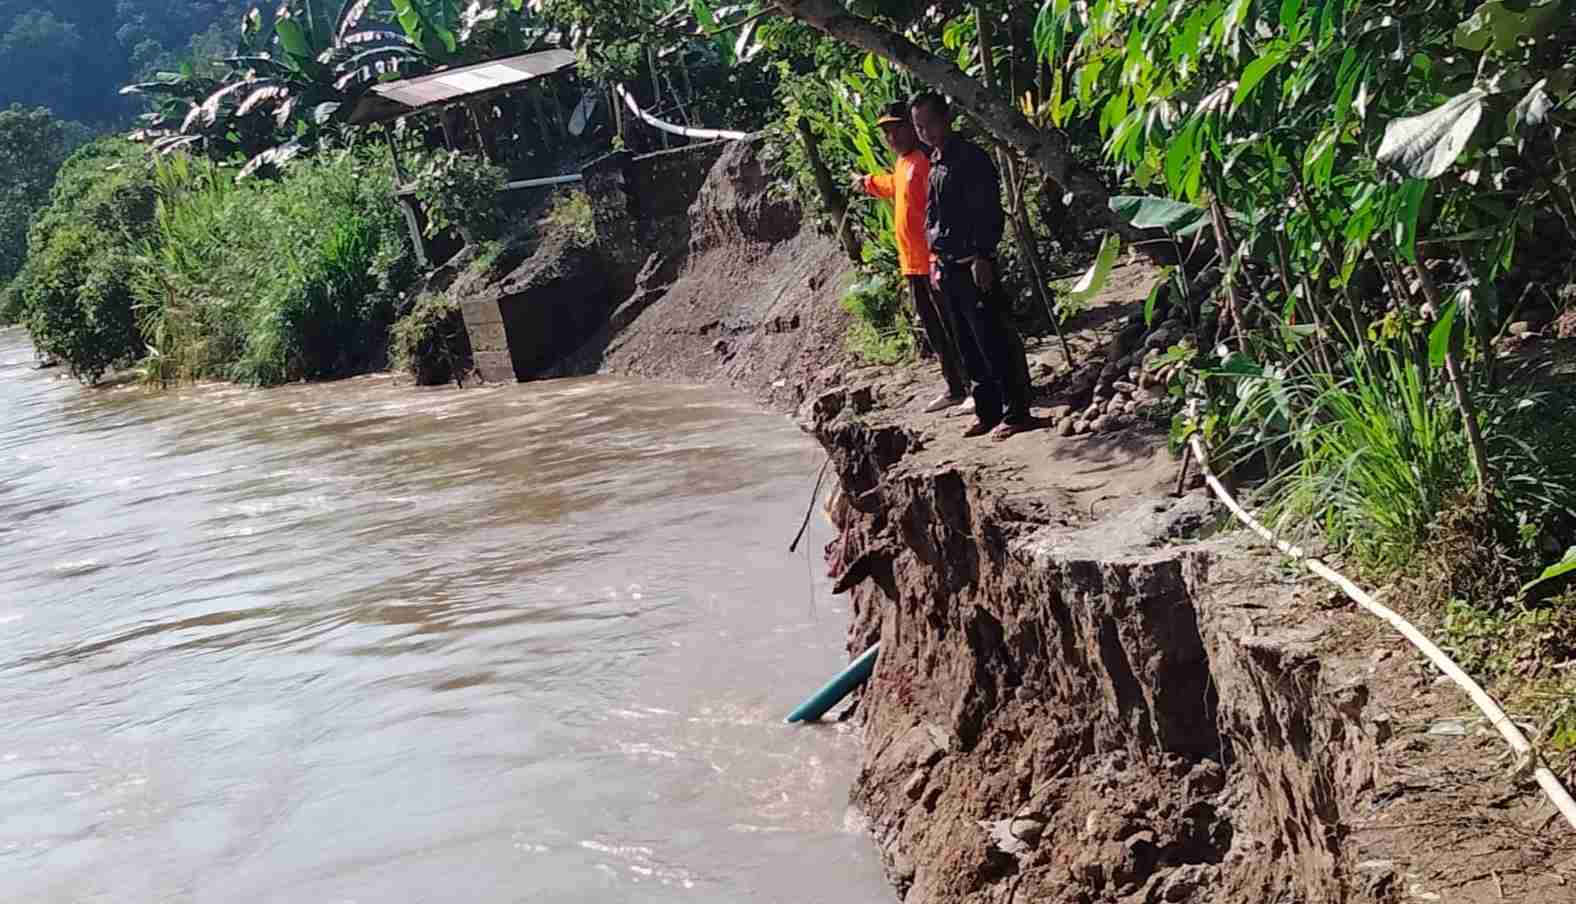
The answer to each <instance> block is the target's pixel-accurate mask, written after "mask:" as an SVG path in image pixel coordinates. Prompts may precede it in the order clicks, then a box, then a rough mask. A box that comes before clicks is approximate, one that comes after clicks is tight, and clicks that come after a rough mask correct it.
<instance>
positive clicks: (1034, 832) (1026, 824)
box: [1009, 817, 1045, 844]
mask: <svg viewBox="0 0 1576 904" xmlns="http://www.w3.org/2000/svg"><path fill="white" fill-rule="evenodd" d="M1009 830H1010V831H1011V832H1012V837H1014V838H1016V839H1018V840H1019V841H1023V842H1026V843H1028V844H1038V843H1039V841H1040V836H1041V835H1044V834H1045V820H1043V819H1030V818H1027V817H1019V818H1017V819H1014V820H1013V821H1012V825H1011V827H1010V829H1009Z"/></svg>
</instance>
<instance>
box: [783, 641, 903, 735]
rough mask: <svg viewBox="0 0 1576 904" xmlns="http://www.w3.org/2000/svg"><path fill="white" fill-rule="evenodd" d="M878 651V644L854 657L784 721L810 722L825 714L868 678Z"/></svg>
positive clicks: (874, 666)
mask: <svg viewBox="0 0 1576 904" xmlns="http://www.w3.org/2000/svg"><path fill="white" fill-rule="evenodd" d="M880 651H881V645H880V644H876V645H875V646H873V647H871V648H870V649H868V650H866V651H865V654H864V655H863V656H861V657H859V658H858V659H855V660H854V661H853V663H851V664H850V665H849V666H848V668H846V669H843V670H842V671H841V672H838V673H837V677H835V678H833V679H832V680H831V681H828V682H827V683H826V684H825V685H824V686H823V687H822V688H821V689H820V690H818V691H816V692H815V694H814V695H813V696H811V697H810V699H808V700H806V701H804V702H803V703H801V704H799V708H798V709H795V710H794V711H793V712H791V713H789V714H788V718H787V719H785V720H784V721H786V722H789V723H793V722H810V721H813V720H815V719H819V718H821V717H822V716H824V715H826V714H827V713H828V712H830V711H831V709H832V707H834V706H836V705H837V704H838V703H841V702H842V700H843V698H844V697H846V696H848V695H849V694H851V693H853V692H854V689H855V688H857V687H859V685H861V684H864V683H865V682H866V681H869V680H870V673H871V672H874V671H875V669H876V654H877V653H879V652H880Z"/></svg>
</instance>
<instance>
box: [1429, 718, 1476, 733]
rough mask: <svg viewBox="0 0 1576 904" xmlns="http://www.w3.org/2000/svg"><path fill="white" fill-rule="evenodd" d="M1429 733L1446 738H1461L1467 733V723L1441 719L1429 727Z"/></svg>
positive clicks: (1460, 720)
mask: <svg viewBox="0 0 1576 904" xmlns="http://www.w3.org/2000/svg"><path fill="white" fill-rule="evenodd" d="M1428 733H1429V734H1431V735H1444V736H1446V737H1461V736H1463V735H1465V734H1466V733H1467V723H1466V720H1465V719H1440V720H1439V721H1438V722H1435V723H1434V724H1433V725H1430V726H1429V727H1428Z"/></svg>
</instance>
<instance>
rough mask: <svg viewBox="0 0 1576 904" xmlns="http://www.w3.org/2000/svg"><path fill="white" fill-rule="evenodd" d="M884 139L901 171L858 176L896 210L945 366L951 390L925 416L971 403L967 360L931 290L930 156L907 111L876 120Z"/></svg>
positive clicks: (924, 319) (923, 314)
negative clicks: (927, 222) (928, 227)
mask: <svg viewBox="0 0 1576 904" xmlns="http://www.w3.org/2000/svg"><path fill="white" fill-rule="evenodd" d="M876 122H877V124H878V125H880V126H881V131H882V133H883V134H884V135H885V137H886V143H887V146H888V147H890V148H891V149H892V151H893V153H895V154H897V167H896V168H895V169H894V170H893V171H892V172H891V173H882V174H880V175H878V176H864V175H859V174H855V176H854V187H855V189H856V190H857V191H863V192H865V193H866V194H869V195H874V196H875V197H877V198H887V199H889V200H891V201H892V204H893V207H894V208H895V214H896V215H895V216H894V218H893V220H894V227H895V229H896V231H897V256H898V263H899V265H900V266H901V267H902V268H903V278H904V280H905V281H907V283H908V289H909V293H910V295H911V296H912V297H913V299H914V310H915V312H917V313H918V314H919V319H920V322H921V323H923V324H924V326H925V338H926V339H927V340H928V341H929V343H930V348H931V350H932V351H934V352H935V353H936V357H937V358H939V359H940V360H941V375H942V376H943V377H944V378H945V379H946V381H947V389H946V391H945V392H943V393H942V394H941V395H939V396H937V397H936V398H935V399H934V400H933V401H932V402H930V404H928V405H926V406H925V410H926V411H944V410H946V409H948V408H952V407H954V406H957V405H963V404H966V403H967V402H969V401H970V397H969V393H968V386H969V384H968V380H967V378H966V377H965V375H964V372H963V356H962V354H961V353H960V352H959V350H958V345H957V342H956V341H955V340H954V338H953V335H952V331H951V330H950V329H949V328H948V327H947V320H946V318H945V317H943V316H942V312H941V310H940V307H939V305H938V302H939V301H940V299H939V298H938V297H937V296H936V294H935V293H934V292H933V291H932V290H931V286H930V240H929V239H928V238H926V236H925V197H926V193H927V192H928V191H929V186H930V156H929V154H928V153H927V151H926V149H925V148H924V147H923V146H922V145H920V143H919V136H918V135H917V134H916V133H915V132H914V126H913V123H911V122H910V121H909V112H908V105H907V104H904V103H901V102H900V103H895V104H891V105H889V106H887V107H886V108H885V109H884V110H883V111H882V113H881V118H880V119H878V120H876Z"/></svg>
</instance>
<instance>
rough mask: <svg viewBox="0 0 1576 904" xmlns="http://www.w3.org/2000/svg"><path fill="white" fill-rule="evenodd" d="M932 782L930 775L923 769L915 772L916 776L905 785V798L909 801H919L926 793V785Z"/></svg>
mask: <svg viewBox="0 0 1576 904" xmlns="http://www.w3.org/2000/svg"><path fill="white" fill-rule="evenodd" d="M929 780H930V775H929V774H928V773H927V772H925V770H923V769H916V770H914V774H913V775H911V776H909V777H908V781H907V782H904V783H903V796H904V797H907V798H908V799H909V800H919V798H920V795H922V794H924V793H925V783H926V782H927V781H929Z"/></svg>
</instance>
